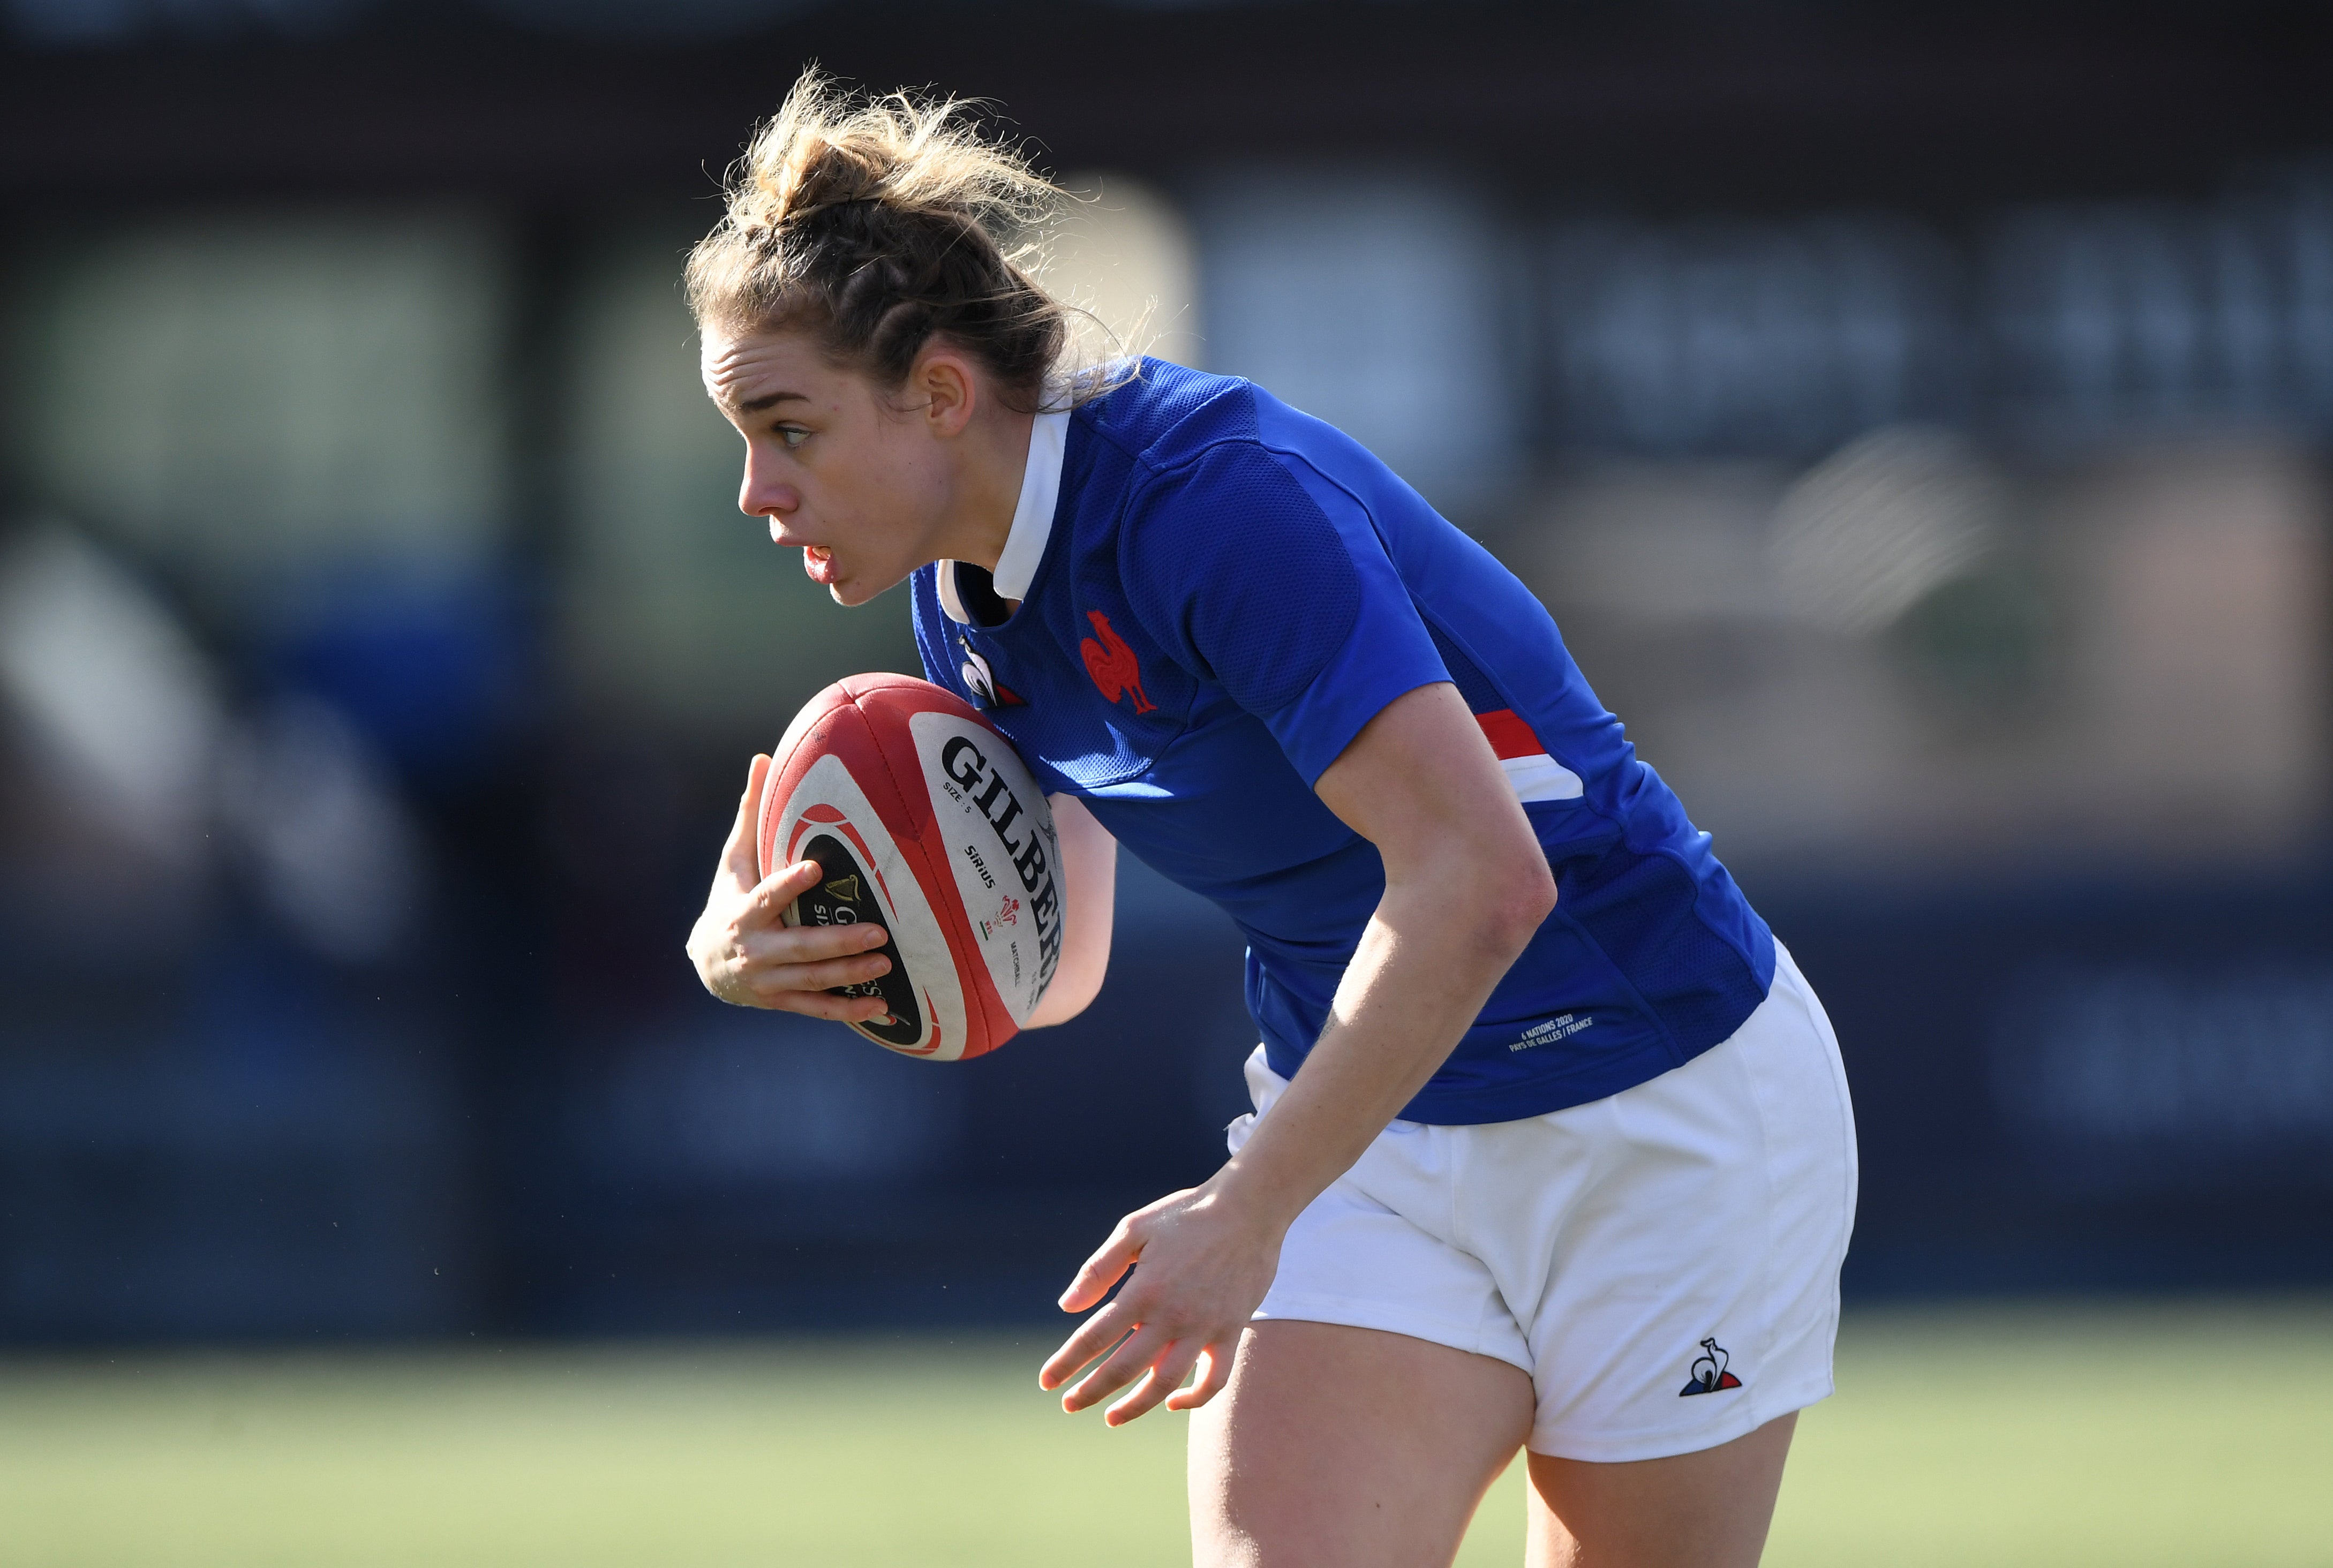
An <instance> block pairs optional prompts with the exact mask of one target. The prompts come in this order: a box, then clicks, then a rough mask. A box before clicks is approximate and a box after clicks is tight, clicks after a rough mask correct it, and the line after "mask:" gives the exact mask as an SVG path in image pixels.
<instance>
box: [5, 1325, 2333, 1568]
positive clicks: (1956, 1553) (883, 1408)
mask: <svg viewBox="0 0 2333 1568" xmlns="http://www.w3.org/2000/svg"><path fill="white" fill-rule="evenodd" d="M1050 1348H1051V1345H1050V1343H1042V1342H1041V1340H1040V1339H1039V1338H1038V1337H1037V1336H1035V1335H1033V1334H1032V1335H1025V1336H1020V1337H1017V1338H1016V1337H1015V1336H1013V1335H990V1336H984V1337H979V1338H966V1339H962V1340H954V1341H951V1340H948V1339H945V1338H940V1337H925V1338H918V1339H888V1340H887V1339H854V1340H847V1341H843V1340H816V1341H793V1342H782V1343H771V1344H752V1345H741V1346H726V1347H720V1348H709V1349H682V1350H663V1349H639V1348H631V1347H626V1348H613V1349H610V1348H597V1347H588V1348H577V1347H569V1346H561V1347H552V1348H529V1349H523V1350H521V1349H510V1350H504V1351H494V1350H479V1351H474V1352H466V1353H443V1352H379V1353H340V1354H321V1353H317V1354H279V1355H254V1356H242V1357H232V1358H228V1357H218V1356H190V1355H174V1354H143V1353H141V1354H127V1353H125V1354H117V1355H114V1356H111V1357H106V1356H91V1357H83V1358H77V1359H70V1360H21V1359H20V1360H15V1361H11V1362H0V1563H6V1564H8V1565H10V1568H14V1565H17V1564H37V1565H40V1568H82V1565H87V1568H100V1565H101V1568H149V1565H150V1568H202V1565H209V1564H221V1565H225V1564H234V1565H235V1568H263V1565H274V1564H284V1565H292V1564H297V1565H298V1568H340V1565H343V1564H348V1565H358V1564H364V1565H371V1564H383V1565H386V1564H398V1565H399V1568H405V1565H408V1564H430V1565H435V1568H471V1565H473V1564H475V1565H478V1568H485V1565H489V1564H491V1565H494V1568H523V1565H531V1564H544V1565H550V1564H558V1565H560V1568H602V1565H605V1568H614V1565H618V1564H621V1565H624V1568H635V1565H637V1568H649V1565H654V1568H732V1565H736V1568H743V1565H744V1564H757V1565H767V1564H785V1565H789V1568H792V1565H802V1568H822V1565H825V1564H837V1565H850V1568H858V1565H862V1564H863V1565H869V1568H876V1565H881V1568H890V1565H895V1564H896V1565H899V1568H953V1565H957V1564H966V1565H969V1564H991V1563H994V1564H1006V1563H1010V1564H1015V1565H1020V1568H1026V1565H1031V1564H1049V1563H1063V1564H1087V1563H1104V1562H1106V1563H1112V1564H1118V1565H1125V1568H1133V1565H1138V1564H1153V1563H1156V1564H1172V1563H1186V1562H1187V1561H1188V1558H1187V1544H1186V1537H1185V1531H1184V1524H1183V1502H1182V1426H1181V1422H1180V1420H1179V1418H1172V1417H1161V1416H1152V1417H1148V1418H1146V1419H1144V1420H1140V1421H1138V1422H1136V1423H1135V1424H1134V1425H1132V1426H1131V1427H1129V1428H1127V1429H1124V1430H1121V1431H1118V1432H1109V1431H1106V1430H1104V1429H1102V1428H1101V1427H1100V1426H1099V1423H1098V1422H1097V1421H1095V1420H1092V1419H1090V1418H1088V1419H1083V1420H1069V1419H1067V1418H1064V1417H1062V1416H1061V1415H1060V1414H1059V1413H1058V1412H1057V1411H1056V1410H1055V1409H1054V1408H1053V1405H1052V1402H1051V1400H1050V1399H1049V1398H1048V1397H1047V1396H1045V1395H1043V1394H1041V1393H1039V1392H1038V1391H1037V1389H1036V1386H1035V1382H1034V1375H1035V1366H1036V1363H1037V1361H1038V1359H1039V1358H1040V1356H1041V1355H1042V1353H1043V1352H1044V1351H1045V1350H1048V1349H1050ZM2328 1360H2333V1301H2325V1300H2308V1301H2299V1302H2283V1303H2275V1304H2251V1305H2243V1304H2236V1305H2217V1306H2208V1305H2203V1306H2199V1305H2178V1306H2164V1305H2121V1306H2098V1305H2088V1306H2083V1307H2079V1308H2070V1307H2062V1306H2060V1307H2024V1308H2003V1307H1985V1308H1965V1309H1957V1310H1924V1311H1888V1312H1873V1311H1867V1312H1864V1313H1860V1314H1856V1315H1850V1317H1849V1319H1848V1325H1847V1328H1846V1330H1845V1332H1844V1333H1843V1334H1842V1335H1841V1340H1840V1354H1839V1386H1840V1392H1839V1396H1838V1397H1837V1398H1836V1399H1834V1400H1833V1401H1830V1402H1829V1404H1826V1405H1823V1406H1820V1407H1819V1408H1817V1409H1816V1410H1813V1411H1811V1412H1810V1413H1809V1414H1808V1416H1807V1417H1806V1418H1805V1420H1804V1421H1803V1422H1802V1424H1801V1426H1800V1439H1799V1443H1798V1446H1797V1448H1796V1450H1795V1451H1794V1452H1793V1454H1792V1456H1791V1469H1790V1474H1789V1477H1788V1479H1787V1480H1786V1482H1785V1484H1784V1487H1783V1491H1782V1503H1781V1511H1780V1514H1779V1515H1778V1517H1777V1519H1776V1522H1775V1527H1774V1535H1773V1542H1772V1545H1771V1548H1770V1550H1769V1551H1768V1554H1767V1562H1768V1563H1771V1564H1776V1565H1778V1568H1797V1565H1808V1568H1812V1565H1818V1564H1819V1565H1825V1568H1828V1565H1831V1564H1840V1565H1845V1564H1854V1565H1856V1568H1870V1565H1875V1564H1879V1565H1892V1564H1911V1565H1917V1564H1927V1563H1937V1564H1943V1563H1953V1564H1964V1563H1985V1564H1991V1565H1994V1568H2008V1565H2017V1564H2029V1563H2030V1564H2036V1565H2041V1564H2048V1565H2050V1568H2065V1565H2068V1564H2084V1563H2102V1564H2103V1563H2113V1564H2117V1565H2120V1568H2128V1565H2134V1564H2155V1563H2160V1564H2173V1563H2177V1564H2183V1565H2185V1564H2193V1563H2211V1564H2214V1565H2237V1564H2271V1563H2272V1564H2303V1563H2306V1564H2333V1396H2328V1378H2327V1376H2326V1374H2325V1372H2324V1368H2325V1367H2326V1365H2327V1363H2328ZM1521 1548H1522V1473H1521V1467H1515V1468H1511V1469H1510V1470H1509V1471H1508V1473H1507V1475H1506V1477H1504V1478H1503V1480H1502V1481H1501V1482H1500V1483H1499V1485H1498V1487H1497V1488H1496V1490H1495V1491H1494V1492H1493V1495H1492V1497H1491V1499H1490V1501H1489V1502H1488V1503H1487V1504H1486V1505H1485V1506H1484V1508H1483V1515H1482V1516H1481V1517H1480V1518H1479V1519H1478V1520H1477V1521H1476V1524H1475V1526H1474V1533H1473V1535H1471V1536H1470V1537H1469V1539H1468V1541H1467V1545H1466V1550H1465V1552H1464V1554H1463V1555H1462V1557H1461V1562H1462V1563H1465V1564H1468V1565H1470V1568H1472V1565H1476V1564H1489V1563H1515V1562H1518V1561H1519V1560H1520V1555H1521Z"/></svg>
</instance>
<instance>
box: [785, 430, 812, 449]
mask: <svg viewBox="0 0 2333 1568" xmlns="http://www.w3.org/2000/svg"><path fill="white" fill-rule="evenodd" d="M777 433H778V439H779V440H781V441H782V442H784V443H785V444H786V450H787V451H788V452H792V450H793V449H794V448H795V447H797V446H800V445H802V443H803V442H805V441H808V440H809V439H810V432H809V431H807V430H805V429H803V428H802V426H801V425H779V426H778V427H777Z"/></svg>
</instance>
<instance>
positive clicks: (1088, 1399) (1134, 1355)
mask: <svg viewBox="0 0 2333 1568" xmlns="http://www.w3.org/2000/svg"><path fill="white" fill-rule="evenodd" d="M1167 1343H1168V1342H1167V1338H1166V1330H1165V1329H1163V1328H1151V1327H1148V1326H1144V1327H1141V1328H1138V1329H1136V1330H1135V1331H1134V1332H1133V1333H1132V1334H1128V1336H1127V1338H1126V1343H1123V1344H1121V1345H1119V1346H1118V1349H1117V1350H1115V1351H1113V1352H1111V1353H1110V1355H1109V1359H1108V1360H1106V1361H1104V1362H1102V1363H1101V1364H1100V1365H1099V1366H1098V1367H1096V1368H1094V1369H1093V1371H1091V1372H1088V1373H1086V1375H1085V1376H1083V1377H1081V1378H1080V1379H1079V1380H1078V1381H1077V1383H1076V1384H1075V1386H1073V1387H1072V1388H1071V1389H1070V1391H1069V1392H1067V1393H1065V1394H1063V1395H1062V1396H1061V1409H1063V1410H1067V1411H1069V1412H1070V1414H1071V1415H1075V1414H1077V1412H1078V1411H1080V1410H1090V1409H1091V1408H1092V1407H1094V1406H1095V1405H1098V1404H1099V1403H1101V1402H1102V1401H1104V1400H1106V1399H1108V1398H1109V1396H1110V1395H1112V1394H1114V1393H1116V1392H1117V1391H1118V1390H1120V1389H1122V1388H1124V1387H1125V1386H1126V1385H1127V1384H1128V1383H1130V1382H1133V1381H1134V1380H1135V1379H1137V1378H1138V1377H1140V1376H1141V1375H1142V1374H1143V1372H1146V1371H1147V1370H1148V1368H1149V1366H1150V1363H1151V1362H1155V1361H1157V1359H1158V1356H1159V1353H1160V1352H1162V1351H1164V1350H1165V1349H1166V1345H1167Z"/></svg>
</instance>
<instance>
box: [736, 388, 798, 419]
mask: <svg viewBox="0 0 2333 1568" xmlns="http://www.w3.org/2000/svg"><path fill="white" fill-rule="evenodd" d="M790 397H791V398H793V399H794V400H796V401H798V402H802V403H807V402H809V401H810V397H809V395H808V394H806V393H802V392H764V393H763V394H762V396H760V397H756V398H754V400H753V401H752V402H750V403H740V404H738V405H737V412H738V413H740V414H759V413H760V412H761V411H762V410H763V409H764V408H774V407H776V406H778V405H779V404H781V403H783V402H784V401H786V400H787V399H788V398H790Z"/></svg>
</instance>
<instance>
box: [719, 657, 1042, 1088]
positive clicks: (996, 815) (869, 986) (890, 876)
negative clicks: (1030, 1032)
mask: <svg viewBox="0 0 2333 1568" xmlns="http://www.w3.org/2000/svg"><path fill="white" fill-rule="evenodd" d="M755 842H756V845H757V846H758V850H759V857H760V864H761V874H762V875H763V876H765V877H766V876H768V875H770V874H771V873H772V872H773V871H776V870H778V869H780V868H782V867H783V866H787V865H795V864H798V863H800V862H802V861H804V860H814V861H816V862H817V863H818V865H819V868H820V870H821V873H822V875H821V876H820V878H819V880H818V881H817V882H816V883H815V884H812V885H811V888H810V889H809V891H807V892H805V893H803V894H801V895H800V896H799V897H797V898H796V899H795V900H794V902H793V904H792V907H791V908H790V909H788V910H787V911H786V913H785V917H784V918H785V923H787V924H788V925H849V924H870V923H871V924H876V925H880V926H881V927H882V928H883V930H884V931H885V932H887V933H888V936H889V938H890V940H889V941H888V942H886V943H884V945H883V946H882V948H881V949H879V950H878V951H880V952H881V953H882V955H883V956H884V957H886V958H888V959H889V960H890V961H891V967H890V970H889V971H888V973H885V974H883V975H881V976H879V977H878V978H877V979H874V980H862V981H859V983H858V984H856V985H849V986H842V987H839V988H837V994H839V995H843V996H854V997H864V996H879V997H880V998H881V999H882V1000H883V1005H884V1009H885V1011H884V1012H883V1013H882V1014H881V1015H879V1016H878V1017H876V1018H872V1019H869V1021H867V1022H865V1023H853V1024H852V1025H850V1028H854V1029H857V1030H858V1031H859V1033H860V1034H862V1035H865V1036H866V1037H868V1038H869V1039H870V1040H873V1041H875V1042H876V1043H877V1044H878V1045H882V1046H887V1047H889V1048H891V1049H892V1050H895V1051H898V1052H900V1053H901V1054H903V1055H906V1056H923V1057H926V1058H927V1059H929V1060H932V1061H941V1062H952V1061H956V1060H959V1059H961V1058H963V1057H965V1056H979V1055H981V1054H982V1053H983V1052H985V1051H993V1050H994V1049H995V1048H996V1047H999V1046H1001V1045H1003V1043H1004V1042H1005V1041H1007V1040H1009V1039H1011V1038H1012V1037H1013V1036H1014V1035H1015V1034H1017V1033H1019V1032H1020V1028H1021V1025H1022V1022H1023V1021H1025V1020H1026V1019H1027V1018H1028V1017H1029V1015H1030V1014H1031V1013H1032V1012H1034V1011H1036V1010H1037V1003H1038V1002H1039V1001H1040V1000H1041V999H1043V997H1044V994H1045V987H1046V986H1047V985H1048V984H1049V983H1050V982H1051V980H1052V978H1053V970H1054V968H1055V966H1057V965H1058V964H1059V963H1060V962H1061V869H1060V868H1061V843H1060V840H1059V839H1058V838H1057V837H1055V834H1054V830H1053V813H1052V808H1051V807H1049V806H1048V805H1046V803H1045V796H1044V793H1043V791H1042V790H1041V789H1038V788H1037V783H1036V780H1035V779H1032V778H1031V777H1030V774H1029V770H1028V768H1027V767H1026V766H1025V765H1024V764H1023V763H1022V760H1021V758H1020V756H1019V755H1018V754H1017V753H1016V752H1015V751H1013V745H1012V742H1011V741H1007V740H1006V739H1005V738H1004V737H1003V734H1002V733H1000V732H999V731H997V730H995V729H994V728H993V727H992V726H991V725H990V724H989V723H988V722H987V721H986V720H985V719H983V718H982V717H981V716H980V714H979V712H977V711H975V710H974V708H973V707H972V706H971V705H970V704H968V703H965V702H964V701H963V700H962V699H960V698H958V697H957V696H955V694H954V693H950V692H947V691H945V690H943V689H942V688H940V687H938V686H935V685H933V684H930V683H929V682H927V681H918V680H915V679H912V678H910V677H908V676H906V675H853V676H851V677H850V678H849V679H847V680H842V681H837V682H836V683H835V684H833V685H831V686H829V687H828V688H827V689H826V690H824V691H823V692H821V693H819V694H818V695H817V696H815V697H813V698H811V700H810V703H808V704H807V705H806V706H805V707H804V708H803V709H802V712H800V713H798V714H796V715H795V716H794V722H792V724H790V725H788V726H787V727H786V732H785V736H784V738H783V739H782V740H781V741H779V742H778V748H777V751H776V752H775V753H774V754H773V760H772V761H771V764H770V771H769V776H768V779H767V780H766V782H764V784H763V788H762V817H761V821H760V823H759V825H758V833H757V836H756V839H755Z"/></svg>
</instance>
